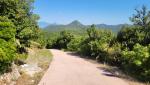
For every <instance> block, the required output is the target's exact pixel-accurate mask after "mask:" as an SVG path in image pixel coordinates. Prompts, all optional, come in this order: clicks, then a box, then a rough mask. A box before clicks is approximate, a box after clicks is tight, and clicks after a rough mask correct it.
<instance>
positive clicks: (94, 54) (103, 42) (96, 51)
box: [80, 25, 113, 60]
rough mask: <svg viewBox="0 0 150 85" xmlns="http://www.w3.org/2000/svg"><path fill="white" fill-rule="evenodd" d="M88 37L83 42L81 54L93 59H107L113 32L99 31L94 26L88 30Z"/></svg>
mask: <svg viewBox="0 0 150 85" xmlns="http://www.w3.org/2000/svg"><path fill="white" fill-rule="evenodd" d="M87 33H88V37H87V38H86V39H85V40H83V41H82V43H81V46H80V53H82V54H84V55H87V56H90V57H91V58H94V59H95V58H98V59H99V60H104V59H105V56H106V55H105V54H106V52H107V49H108V48H109V44H110V42H111V40H112V39H113V35H112V32H111V31H108V30H98V29H96V27H95V26H94V25H92V26H91V27H90V28H88V29H87Z"/></svg>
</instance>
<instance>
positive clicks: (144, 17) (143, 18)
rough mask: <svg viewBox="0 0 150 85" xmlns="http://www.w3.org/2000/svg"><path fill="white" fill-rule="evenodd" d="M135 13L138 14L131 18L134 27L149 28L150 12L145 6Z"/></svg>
mask: <svg viewBox="0 0 150 85" xmlns="http://www.w3.org/2000/svg"><path fill="white" fill-rule="evenodd" d="M135 11H136V14H133V16H132V17H130V20H131V22H133V24H134V25H137V26H142V27H143V28H147V27H148V25H150V11H149V10H148V9H147V7H146V6H144V5H143V7H142V9H135Z"/></svg>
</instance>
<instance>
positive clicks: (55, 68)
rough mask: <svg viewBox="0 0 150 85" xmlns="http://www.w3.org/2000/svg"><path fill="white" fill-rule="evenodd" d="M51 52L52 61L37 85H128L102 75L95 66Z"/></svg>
mask: <svg viewBox="0 0 150 85" xmlns="http://www.w3.org/2000/svg"><path fill="white" fill-rule="evenodd" d="M51 52H52V54H53V56H54V57H53V61H52V63H51V65H50V68H49V69H48V71H47V72H46V73H45V75H44V76H43V78H42V80H41V81H40V83H39V85H128V83H127V82H125V81H123V80H122V79H120V78H117V77H113V76H106V75H104V71H103V70H101V69H98V65H97V64H94V63H91V62H88V61H86V60H84V59H82V58H80V57H78V56H75V55H71V54H69V53H67V52H63V51H60V50H55V49H51Z"/></svg>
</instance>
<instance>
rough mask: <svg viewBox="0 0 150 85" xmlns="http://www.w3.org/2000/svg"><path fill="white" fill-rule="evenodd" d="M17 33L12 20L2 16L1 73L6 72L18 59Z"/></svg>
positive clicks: (0, 32) (0, 25) (0, 35)
mask: <svg viewBox="0 0 150 85" xmlns="http://www.w3.org/2000/svg"><path fill="white" fill-rule="evenodd" d="M15 31H16V29H15V26H14V24H13V23H12V22H11V20H9V19H8V18H7V17H2V16H0V73H3V72H6V71H7V70H8V68H9V66H10V65H11V63H12V62H13V60H15V58H16V57H15V56H16V45H15V33H16V32H15Z"/></svg>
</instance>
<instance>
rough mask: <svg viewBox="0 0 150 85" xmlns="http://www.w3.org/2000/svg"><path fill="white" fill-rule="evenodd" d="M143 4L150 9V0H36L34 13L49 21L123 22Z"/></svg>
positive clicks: (59, 22) (126, 21)
mask: <svg viewBox="0 0 150 85" xmlns="http://www.w3.org/2000/svg"><path fill="white" fill-rule="evenodd" d="M142 5H146V6H147V7H148V8H149V9H150V0H35V3H34V7H35V9H34V13H36V14H39V15H40V20H39V21H42V22H48V23H57V24H68V23H70V22H71V21H73V20H79V21H80V22H82V23H83V24H102V23H105V24H123V23H130V21H129V17H130V16H132V14H133V13H135V11H134V9H135V8H140V7H141V6H142Z"/></svg>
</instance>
